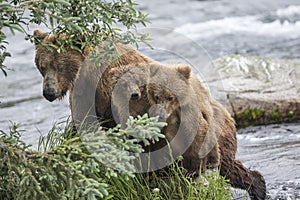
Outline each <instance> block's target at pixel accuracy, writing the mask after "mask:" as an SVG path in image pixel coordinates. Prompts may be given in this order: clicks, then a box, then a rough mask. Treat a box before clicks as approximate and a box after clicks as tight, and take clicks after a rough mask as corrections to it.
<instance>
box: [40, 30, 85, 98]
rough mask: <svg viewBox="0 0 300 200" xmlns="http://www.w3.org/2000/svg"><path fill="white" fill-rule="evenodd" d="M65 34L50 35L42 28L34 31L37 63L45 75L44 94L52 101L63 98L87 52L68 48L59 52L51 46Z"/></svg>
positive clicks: (62, 38)
mask: <svg viewBox="0 0 300 200" xmlns="http://www.w3.org/2000/svg"><path fill="white" fill-rule="evenodd" d="M64 37H65V36H64V35H60V36H59V37H57V36H56V35H48V34H47V33H44V32H41V31H40V30H35V31H34V38H35V48H36V54H35V64H36V66H37V68H38V70H39V71H40V73H41V74H42V76H43V78H44V79H43V95H44V97H45V98H46V99H47V100H48V101H50V102H52V101H54V100H55V99H62V98H63V97H64V96H65V94H66V93H67V91H68V90H70V89H71V88H72V87H73V84H74V82H75V80H76V78H77V76H78V73H79V69H80V67H81V66H82V64H83V62H84V60H85V53H82V52H79V51H77V50H73V49H71V48H68V49H67V50H66V51H65V52H63V53H59V52H58V51H57V50H56V49H54V48H51V46H53V45H57V41H59V40H64Z"/></svg>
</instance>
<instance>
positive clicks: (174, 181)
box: [107, 162, 231, 200]
mask: <svg viewBox="0 0 300 200" xmlns="http://www.w3.org/2000/svg"><path fill="white" fill-rule="evenodd" d="M184 171H185V170H184V169H183V168H182V167H181V166H180V165H179V164H178V162H174V163H173V164H172V165H171V166H169V170H168V172H166V171H163V172H160V173H159V175H157V173H151V174H136V175H135V177H133V178H128V179H126V178H123V177H113V178H111V179H109V180H107V181H108V182H107V183H108V184H109V189H108V191H109V193H110V194H112V195H113V197H112V199H116V200H121V199H122V200H123V199H127V200H131V199H140V200H174V199H178V200H179V199H180V200H182V199H187V200H199V199H200V200H201V199H203V200H212V199H213V200H226V199H228V200H230V199H231V191H230V185H229V184H228V181H227V180H225V179H224V178H223V177H221V176H220V175H219V172H218V171H214V172H212V171H210V173H206V174H205V175H202V176H200V177H199V178H197V179H193V178H190V177H185V175H184Z"/></svg>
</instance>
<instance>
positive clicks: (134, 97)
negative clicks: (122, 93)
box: [131, 91, 140, 100]
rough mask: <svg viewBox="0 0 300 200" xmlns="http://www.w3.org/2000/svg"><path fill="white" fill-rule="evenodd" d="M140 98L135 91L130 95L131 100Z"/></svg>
mask: <svg viewBox="0 0 300 200" xmlns="http://www.w3.org/2000/svg"><path fill="white" fill-rule="evenodd" d="M139 98H140V93H139V92H137V91H135V92H132V93H131V100H138V99H139Z"/></svg>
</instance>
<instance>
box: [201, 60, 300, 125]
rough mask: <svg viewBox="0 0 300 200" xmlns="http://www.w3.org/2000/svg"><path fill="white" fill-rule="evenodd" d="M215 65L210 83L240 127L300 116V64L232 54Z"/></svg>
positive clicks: (214, 93)
mask: <svg viewBox="0 0 300 200" xmlns="http://www.w3.org/2000/svg"><path fill="white" fill-rule="evenodd" d="M213 64H214V66H212V67H213V68H214V70H213V71H215V72H218V73H215V74H214V75H213V76H210V77H209V78H208V79H206V81H207V84H208V86H209V87H210V88H213V90H212V91H213V92H212V94H213V96H214V97H215V98H216V99H217V100H219V101H220V102H221V103H222V104H223V105H225V106H226V108H227V109H228V110H229V112H230V113H231V114H232V116H234V118H235V120H236V122H237V124H238V126H240V127H243V126H249V125H259V124H270V123H278V122H287V121H288V122H289V121H295V120H298V119H300V84H299V83H300V63H295V62H291V61H288V60H276V59H271V58H262V57H256V56H244V55H230V56H225V57H221V58H219V59H217V60H215V61H214V62H213Z"/></svg>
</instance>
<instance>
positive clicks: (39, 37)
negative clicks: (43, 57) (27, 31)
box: [33, 29, 48, 45]
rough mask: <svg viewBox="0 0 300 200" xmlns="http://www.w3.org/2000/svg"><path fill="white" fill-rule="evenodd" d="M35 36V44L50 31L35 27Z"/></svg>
mask: <svg viewBox="0 0 300 200" xmlns="http://www.w3.org/2000/svg"><path fill="white" fill-rule="evenodd" d="M33 36H34V44H35V45H37V44H38V43H39V42H40V41H42V40H43V39H44V38H45V37H47V36H48V33H44V32H42V31H40V30H39V29H35V30H34V32H33Z"/></svg>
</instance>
